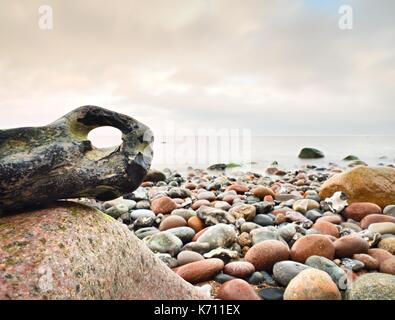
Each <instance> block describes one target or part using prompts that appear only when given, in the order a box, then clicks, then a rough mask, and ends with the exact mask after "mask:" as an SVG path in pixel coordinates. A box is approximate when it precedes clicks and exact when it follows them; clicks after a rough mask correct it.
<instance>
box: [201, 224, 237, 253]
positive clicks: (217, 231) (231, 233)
mask: <svg viewBox="0 0 395 320" xmlns="http://www.w3.org/2000/svg"><path fill="white" fill-rule="evenodd" d="M235 241H236V231H235V229H234V228H233V226H231V225H227V224H223V223H220V224H217V225H215V226H211V227H208V228H207V230H206V231H205V232H204V233H203V234H202V235H201V236H200V237H199V238H198V240H197V242H199V243H202V242H207V243H208V244H209V245H210V248H211V249H214V248H218V247H223V248H225V247H227V246H229V245H231V244H232V243H233V242H235Z"/></svg>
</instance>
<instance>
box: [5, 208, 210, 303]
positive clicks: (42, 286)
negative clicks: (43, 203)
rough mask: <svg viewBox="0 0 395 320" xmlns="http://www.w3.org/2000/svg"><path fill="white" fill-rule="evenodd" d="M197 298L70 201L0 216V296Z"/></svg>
mask: <svg viewBox="0 0 395 320" xmlns="http://www.w3.org/2000/svg"><path fill="white" fill-rule="evenodd" d="M199 298H200V299H201V298H204V296H203V294H202V293H201V292H200V291H199V290H198V289H197V288H196V287H194V286H192V285H191V284H189V283H187V282H186V281H184V280H183V279H181V278H180V277H179V276H178V275H176V274H175V273H174V272H172V271H171V270H170V269H169V268H168V267H167V266H166V265H165V264H164V263H162V262H161V261H160V260H159V259H157V258H156V257H155V255H154V254H153V253H152V252H151V251H150V250H149V249H148V248H147V247H146V245H145V244H144V243H143V242H142V241H140V240H139V239H138V238H137V237H135V236H134V235H133V233H132V232H130V231H129V230H128V228H127V227H126V226H125V225H123V224H121V223H120V222H118V221H116V220H114V219H113V218H111V217H110V216H107V215H105V214H104V213H102V212H100V211H98V210H95V209H92V208H89V207H86V206H82V205H79V204H74V203H64V204H60V205H59V206H58V207H53V208H47V209H42V210H36V211H32V212H29V213H21V214H16V215H12V216H7V217H2V218H0V299H199Z"/></svg>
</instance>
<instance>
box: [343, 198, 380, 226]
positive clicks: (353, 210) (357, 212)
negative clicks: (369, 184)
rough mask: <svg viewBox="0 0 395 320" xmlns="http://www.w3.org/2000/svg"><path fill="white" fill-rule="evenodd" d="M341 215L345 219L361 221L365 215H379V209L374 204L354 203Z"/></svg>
mask: <svg viewBox="0 0 395 320" xmlns="http://www.w3.org/2000/svg"><path fill="white" fill-rule="evenodd" d="M342 214H343V216H344V217H345V218H346V219H352V220H354V221H361V220H362V219H363V218H365V217H366V216H367V215H370V214H381V208H380V207H379V206H378V205H377V204H375V203H369V202H355V203H353V204H351V205H349V206H348V207H346V208H345V209H344V210H343V213H342Z"/></svg>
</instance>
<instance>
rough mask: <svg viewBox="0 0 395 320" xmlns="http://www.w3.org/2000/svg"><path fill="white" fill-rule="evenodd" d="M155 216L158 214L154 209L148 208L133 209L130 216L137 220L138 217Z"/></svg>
mask: <svg viewBox="0 0 395 320" xmlns="http://www.w3.org/2000/svg"><path fill="white" fill-rule="evenodd" d="M141 217H144V218H155V217H156V215H155V213H154V212H153V211H152V210H147V209H138V210H133V211H132V212H131V213H130V218H131V219H133V220H136V219H138V218H141Z"/></svg>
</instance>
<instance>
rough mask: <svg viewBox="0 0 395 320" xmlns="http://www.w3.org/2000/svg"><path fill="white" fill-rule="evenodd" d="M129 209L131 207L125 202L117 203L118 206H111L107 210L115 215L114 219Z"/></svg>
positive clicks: (110, 214) (111, 214)
mask: <svg viewBox="0 0 395 320" xmlns="http://www.w3.org/2000/svg"><path fill="white" fill-rule="evenodd" d="M128 211H129V208H128V206H127V205H125V204H122V203H120V204H117V205H116V206H113V207H111V208H108V209H107V210H106V211H105V212H106V213H107V214H108V215H109V216H111V217H113V218H114V219H118V218H119V217H120V216H121V215H122V214H124V213H127V212H128Z"/></svg>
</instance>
